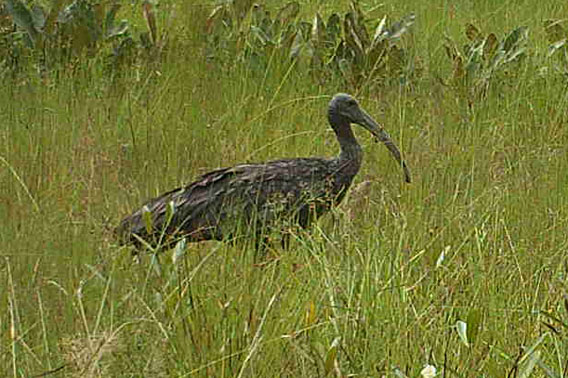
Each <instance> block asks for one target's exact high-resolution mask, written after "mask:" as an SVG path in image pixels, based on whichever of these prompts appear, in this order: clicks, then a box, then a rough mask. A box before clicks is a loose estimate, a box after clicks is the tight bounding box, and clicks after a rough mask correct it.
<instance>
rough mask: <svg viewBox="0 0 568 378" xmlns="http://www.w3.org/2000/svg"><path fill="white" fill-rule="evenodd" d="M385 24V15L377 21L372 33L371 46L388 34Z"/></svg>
mask: <svg viewBox="0 0 568 378" xmlns="http://www.w3.org/2000/svg"><path fill="white" fill-rule="evenodd" d="M386 24H387V16H386V15H385V16H384V17H383V18H382V19H381V21H380V22H379V25H378V26H377V28H376V29H375V34H374V35H373V41H372V42H371V48H373V47H374V46H376V45H377V44H378V43H380V42H381V41H383V39H384V38H385V37H386V36H387V35H388V32H387V30H386Z"/></svg>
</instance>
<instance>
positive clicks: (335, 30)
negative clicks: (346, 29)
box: [325, 13, 341, 48]
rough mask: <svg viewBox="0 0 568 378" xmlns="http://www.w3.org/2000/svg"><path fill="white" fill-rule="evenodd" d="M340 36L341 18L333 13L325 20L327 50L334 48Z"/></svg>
mask: <svg viewBox="0 0 568 378" xmlns="http://www.w3.org/2000/svg"><path fill="white" fill-rule="evenodd" d="M340 36H341V17H339V15H338V14H337V13H333V14H332V15H331V16H329V18H328V19H327V24H326V33H325V43H326V47H327V48H335V47H336V45H337V41H338V40H339V39H340Z"/></svg>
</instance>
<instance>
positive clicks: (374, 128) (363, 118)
mask: <svg viewBox="0 0 568 378" xmlns="http://www.w3.org/2000/svg"><path fill="white" fill-rule="evenodd" d="M360 111H361V114H360V117H358V118H359V119H358V121H357V122H356V123H357V124H359V125H361V126H363V127H364V128H365V129H367V130H369V131H370V132H371V134H373V135H374V136H375V137H376V138H377V140H380V141H381V142H383V144H384V145H385V146H386V147H387V148H388V150H389V151H390V152H391V154H392V156H394V158H395V159H396V161H397V162H398V164H400V165H401V166H402V170H403V171H404V181H406V182H411V178H410V170H409V169H408V167H407V166H406V162H405V161H404V160H403V159H402V156H401V154H400V150H399V149H398V147H397V146H396V144H394V142H393V141H392V139H391V138H390V135H389V134H388V133H387V132H386V131H385V129H384V128H383V127H382V126H381V125H379V124H378V123H377V121H375V120H374V119H373V117H371V116H370V115H369V114H368V113H367V112H365V111H364V110H363V109H360Z"/></svg>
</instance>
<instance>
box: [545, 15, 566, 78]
mask: <svg viewBox="0 0 568 378" xmlns="http://www.w3.org/2000/svg"><path fill="white" fill-rule="evenodd" d="M563 22H564V21H563V20H546V21H545V22H544V30H545V32H546V35H547V37H548V41H549V42H550V45H549V47H548V54H547V56H548V57H552V59H553V60H554V65H553V67H554V69H555V71H556V72H559V73H560V74H561V75H563V76H565V77H566V76H568V30H566V29H565V28H564V27H563V26H562V23H563Z"/></svg>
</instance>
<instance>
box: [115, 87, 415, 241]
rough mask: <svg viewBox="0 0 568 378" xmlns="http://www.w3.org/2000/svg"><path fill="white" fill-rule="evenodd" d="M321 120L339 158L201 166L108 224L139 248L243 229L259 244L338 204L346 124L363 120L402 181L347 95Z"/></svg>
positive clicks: (350, 156) (379, 133)
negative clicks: (193, 177) (199, 172)
mask: <svg viewBox="0 0 568 378" xmlns="http://www.w3.org/2000/svg"><path fill="white" fill-rule="evenodd" d="M328 119H329V123H330V125H331V127H332V128H333V130H334V132H335V134H336V136H337V140H338V142H339V145H340V147H341V152H340V154H339V156H337V157H335V158H332V159H324V158H296V159H282V160H274V161H271V162H267V163H264V164H241V165H237V166H234V167H231V168H223V169H218V170H215V171H212V172H209V173H207V174H205V175H203V176H201V177H200V178H199V179H198V180H197V181H195V182H193V183H191V184H189V185H187V186H185V187H181V188H178V189H175V190H172V191H170V192H168V193H165V194H163V195H161V196H159V197H157V198H154V199H152V200H150V201H149V202H147V203H146V204H145V205H144V206H143V207H142V208H141V209H139V210H137V211H136V212H134V213H133V214H131V215H129V216H127V217H126V218H124V219H123V220H122V221H121V222H120V224H119V226H118V227H117V229H116V233H117V234H118V236H119V238H120V241H121V242H122V243H133V244H135V245H137V246H140V245H141V244H142V243H141V240H144V241H146V242H147V243H148V244H150V245H156V244H158V243H161V244H162V245H166V246H170V245H172V243H174V242H175V241H177V240H179V239H180V238H181V237H185V238H186V239H187V240H188V241H194V242H197V241H203V240H223V239H227V238H231V237H234V236H236V235H239V234H244V235H249V236H252V237H254V238H255V240H256V242H257V243H259V242H260V241H262V238H263V235H266V234H267V233H269V232H271V231H274V230H276V231H278V232H283V233H284V234H285V233H286V232H285V231H286V229H287V228H288V227H290V226H294V225H299V226H301V227H304V228H305V227H308V226H309V225H310V223H311V222H312V221H314V220H316V219H317V218H319V217H320V216H321V215H322V214H324V213H325V212H327V211H328V210H329V209H330V208H331V207H332V206H336V205H338V204H339V203H340V202H341V200H342V199H343V197H344V196H345V193H346V191H347V189H348V188H349V186H350V185H351V182H352V181H353V177H354V176H355V175H356V174H357V172H358V171H359V168H360V166H361V161H362V151H361V147H360V146H359V144H358V143H357V140H356V139H355V136H354V135H353V132H352V130H351V126H350V124H351V123H356V124H359V125H361V126H363V127H364V128H365V129H367V130H369V131H370V132H371V133H372V134H373V135H374V136H375V137H376V138H377V139H378V140H380V141H382V142H383V143H384V144H385V145H386V147H387V148H388V149H389V150H390V151H391V153H392V154H393V156H394V158H395V159H396V160H397V161H398V163H399V164H400V165H401V166H402V168H403V170H404V175H405V180H406V181H407V182H410V173H409V171H408V168H407V166H406V163H405V162H404V161H403V160H402V158H401V155H400V152H399V150H398V148H397V147H396V145H395V144H394V143H393V142H392V141H391V139H390V137H389V135H388V134H387V133H386V131H384V129H383V128H382V127H381V126H379V125H378V124H377V122H375V121H374V120H373V119H372V118H371V116H369V115H368V114H367V113H366V112H365V111H364V110H362V109H361V108H360V107H359V105H358V104H357V101H356V100H355V99H354V98H353V97H351V96H349V95H347V94H341V93H340V94H337V95H335V96H334V97H333V99H332V100H331V102H330V104H329V111H328ZM172 205H173V206H172ZM168 207H169V208H170V209H169V210H168ZM172 210H173V211H172ZM144 213H148V214H147V215H144ZM150 214H151V216H150ZM145 218H146V219H145ZM149 218H151V222H148V221H147V219H149ZM148 223H150V224H151V229H150V230H149V229H148V228H149V227H148Z"/></svg>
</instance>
